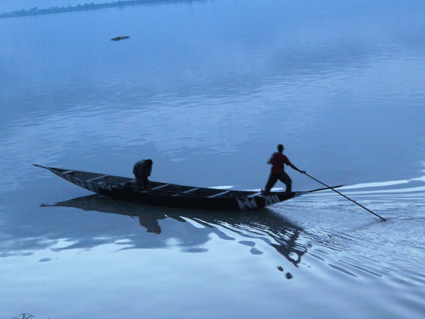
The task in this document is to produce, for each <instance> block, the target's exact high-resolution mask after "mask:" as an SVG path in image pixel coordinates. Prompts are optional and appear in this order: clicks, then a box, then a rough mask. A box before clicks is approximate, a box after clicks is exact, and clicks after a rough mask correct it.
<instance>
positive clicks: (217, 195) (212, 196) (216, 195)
mask: <svg viewBox="0 0 425 319" xmlns="http://www.w3.org/2000/svg"><path fill="white" fill-rule="evenodd" d="M228 193H230V191H224V192H221V193H218V194H214V195H211V196H208V198H214V197H220V196H223V195H226V194H228Z"/></svg>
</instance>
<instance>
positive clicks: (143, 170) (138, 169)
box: [133, 159, 153, 188]
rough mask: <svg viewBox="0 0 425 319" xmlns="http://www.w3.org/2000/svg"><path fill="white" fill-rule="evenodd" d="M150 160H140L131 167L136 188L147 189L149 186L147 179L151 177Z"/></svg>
mask: <svg viewBox="0 0 425 319" xmlns="http://www.w3.org/2000/svg"><path fill="white" fill-rule="evenodd" d="M152 164H153V162H152V160H151V159H146V160H141V161H139V162H137V163H136V164H134V167H133V174H134V177H135V178H136V183H137V185H138V186H140V187H143V188H147V187H148V185H149V179H148V177H149V176H150V175H151V172H152Z"/></svg>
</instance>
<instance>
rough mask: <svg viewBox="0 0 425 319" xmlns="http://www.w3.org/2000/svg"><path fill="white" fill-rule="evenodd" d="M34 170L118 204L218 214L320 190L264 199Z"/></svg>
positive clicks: (240, 193)
mask: <svg viewBox="0 0 425 319" xmlns="http://www.w3.org/2000/svg"><path fill="white" fill-rule="evenodd" d="M34 166H37V167H41V168H44V169H47V170H49V171H51V172H52V173H54V174H56V175H58V176H59V177H62V178H64V179H66V180H67V181H69V182H71V183H73V184H75V185H78V186H80V187H83V188H85V189H87V190H89V191H92V192H94V193H97V194H101V195H104V196H108V197H111V198H114V199H117V200H121V201H127V202H135V203H143V204H147V205H153V206H164V207H178V208H190V209H205V210H220V211H245V210H257V209H261V208H263V207H265V206H269V205H273V204H276V203H280V202H282V201H285V200H288V199H291V198H294V197H297V196H300V195H303V194H306V193H310V192H314V191H319V190H323V188H322V189H316V190H311V191H304V192H272V193H270V195H269V196H263V195H261V193H260V192H254V191H237V190H236V191H235V190H224V189H211V188H202V187H191V186H183V185H176V184H168V183H160V182H151V185H150V187H149V189H143V188H140V187H138V186H137V185H136V183H135V180H134V179H133V178H128V177H121V176H113V175H105V174H99V173H91V172H85V171H77V170H66V169H61V168H54V167H47V166H41V165H36V164H34Z"/></svg>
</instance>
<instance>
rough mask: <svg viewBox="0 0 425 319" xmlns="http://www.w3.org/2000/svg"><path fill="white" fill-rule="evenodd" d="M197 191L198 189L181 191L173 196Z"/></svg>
mask: <svg viewBox="0 0 425 319" xmlns="http://www.w3.org/2000/svg"><path fill="white" fill-rule="evenodd" d="M198 189H199V187H194V188H191V189H188V190H186V191H183V192H181V193H178V194H174V195H173V196H179V195H182V194H189V193H192V192H194V191H197V190H198Z"/></svg>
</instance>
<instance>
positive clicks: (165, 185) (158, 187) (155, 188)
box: [149, 184, 170, 190]
mask: <svg viewBox="0 0 425 319" xmlns="http://www.w3.org/2000/svg"><path fill="white" fill-rule="evenodd" d="M169 185H170V184H164V185H160V186H157V187H153V188H150V189H149V190H157V189H160V188H164V187H167V186H169Z"/></svg>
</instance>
